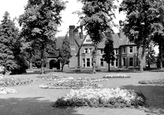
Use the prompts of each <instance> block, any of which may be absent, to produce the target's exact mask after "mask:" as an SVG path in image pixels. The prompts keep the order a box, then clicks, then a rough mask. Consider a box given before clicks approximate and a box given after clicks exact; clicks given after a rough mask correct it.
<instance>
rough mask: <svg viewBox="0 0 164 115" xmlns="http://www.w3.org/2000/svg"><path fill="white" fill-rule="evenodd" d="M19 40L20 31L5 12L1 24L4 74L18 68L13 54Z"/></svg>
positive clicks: (0, 53) (1, 57) (1, 51)
mask: <svg viewBox="0 0 164 115" xmlns="http://www.w3.org/2000/svg"><path fill="white" fill-rule="evenodd" d="M17 39H18V29H17V28H16V27H15V24H14V22H13V21H12V20H11V19H10V16H9V13H8V12H5V14H4V16H3V20H2V21H1V24H0V65H1V66H3V67H4V73H6V71H11V70H14V69H15V68H17V67H18V65H17V63H16V60H15V57H14V55H15V54H14V53H15V52H13V51H14V45H15V43H16V40H17Z"/></svg>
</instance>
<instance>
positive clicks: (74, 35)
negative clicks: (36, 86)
mask: <svg viewBox="0 0 164 115" xmlns="http://www.w3.org/2000/svg"><path fill="white" fill-rule="evenodd" d="M63 39H64V37H60V38H58V39H57V45H58V46H57V47H61V44H62V40H63ZM69 40H70V47H71V55H72V58H71V59H70V63H69V65H68V68H69V69H79V68H80V69H92V51H93V48H94V46H93V43H92V41H91V39H90V37H89V36H85V35H82V34H81V32H78V29H76V27H75V26H69ZM113 41H114V42H113V45H114V52H115V57H116V60H115V61H114V62H113V63H111V69H123V68H124V69H129V68H138V67H139V61H138V56H137V48H136V45H135V44H134V43H130V42H129V40H128V38H127V37H126V36H125V35H124V34H123V33H122V32H120V33H118V34H114V35H113ZM104 46H105V39H103V40H102V42H101V43H99V45H98V51H97V56H96V68H97V69H98V70H105V69H107V68H108V64H107V63H106V62H105V61H104V60H103V58H102V55H103V48H104ZM53 60H54V57H53V56H50V57H49V58H48V60H47V68H52V67H56V68H58V69H59V68H60V62H56V63H52V62H53ZM52 65H54V66H52Z"/></svg>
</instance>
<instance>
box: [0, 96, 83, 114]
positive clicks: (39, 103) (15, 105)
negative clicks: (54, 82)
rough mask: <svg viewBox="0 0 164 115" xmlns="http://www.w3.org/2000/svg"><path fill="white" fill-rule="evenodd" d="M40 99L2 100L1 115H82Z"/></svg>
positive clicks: (0, 103) (0, 105)
mask: <svg viewBox="0 0 164 115" xmlns="http://www.w3.org/2000/svg"><path fill="white" fill-rule="evenodd" d="M40 99H41V97H36V98H9V99H0V115H80V114H76V110H74V109H73V108H68V109H58V108H54V107H52V105H53V104H54V102H50V101H43V100H40Z"/></svg>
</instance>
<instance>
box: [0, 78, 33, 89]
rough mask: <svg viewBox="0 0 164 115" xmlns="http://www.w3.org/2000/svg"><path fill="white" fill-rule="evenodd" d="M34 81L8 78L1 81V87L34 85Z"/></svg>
mask: <svg viewBox="0 0 164 115" xmlns="http://www.w3.org/2000/svg"><path fill="white" fill-rule="evenodd" d="M32 82H33V80H31V79H29V78H26V79H25V78H14V77H6V78H3V79H1V80H0V86H3V87H7V86H17V85H27V84H30V83H32Z"/></svg>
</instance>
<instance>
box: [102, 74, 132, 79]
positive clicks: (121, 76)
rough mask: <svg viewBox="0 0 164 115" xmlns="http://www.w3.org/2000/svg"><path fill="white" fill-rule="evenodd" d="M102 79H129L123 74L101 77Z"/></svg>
mask: <svg viewBox="0 0 164 115" xmlns="http://www.w3.org/2000/svg"><path fill="white" fill-rule="evenodd" d="M103 78H130V76H128V75H125V74H110V75H105V76H103Z"/></svg>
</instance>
